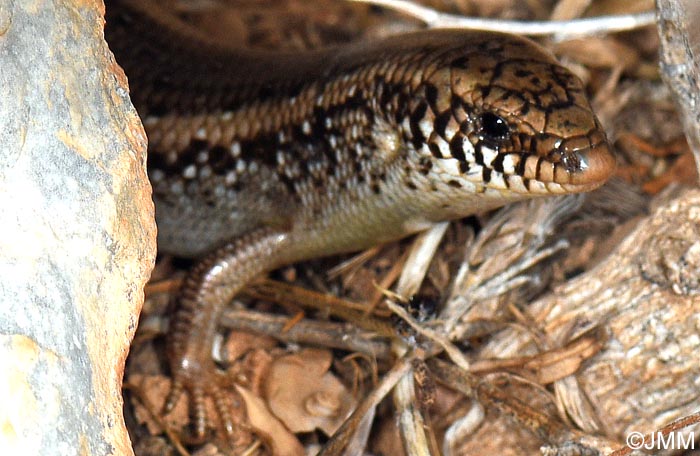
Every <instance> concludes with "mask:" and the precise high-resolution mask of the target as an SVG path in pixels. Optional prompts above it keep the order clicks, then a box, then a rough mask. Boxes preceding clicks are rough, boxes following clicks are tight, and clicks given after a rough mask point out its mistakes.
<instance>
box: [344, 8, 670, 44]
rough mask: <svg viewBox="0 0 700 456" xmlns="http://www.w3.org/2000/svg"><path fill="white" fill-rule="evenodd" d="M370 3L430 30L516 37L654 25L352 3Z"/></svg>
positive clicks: (622, 18) (637, 18) (636, 20)
mask: <svg viewBox="0 0 700 456" xmlns="http://www.w3.org/2000/svg"><path fill="white" fill-rule="evenodd" d="M352 1H356V2H363V3H371V4H374V5H379V6H384V7H386V8H391V9H394V10H397V11H400V12H402V13H406V14H408V15H410V16H413V17H415V18H416V19H419V20H421V21H423V22H424V23H425V24H426V25H427V26H428V27H429V28H451V27H458V28H466V29H474V30H485V31H491V32H502V33H515V34H519V35H530V36H535V35H556V36H557V37H572V36H584V35H595V34H598V33H611V32H621V31H625V30H633V29H637V28H640V27H644V26H647V25H651V24H654V22H655V21H656V15H655V13H654V11H646V12H643V13H638V14H621V15H616V16H600V17H591V18H585V19H574V20H570V21H532V22H525V21H505V20H498V19H482V18H474V17H465V16H458V15H454V14H447V13H441V12H439V11H437V10H434V9H432V8H427V7H424V6H421V5H418V4H416V3H414V2H411V1H408V0H352Z"/></svg>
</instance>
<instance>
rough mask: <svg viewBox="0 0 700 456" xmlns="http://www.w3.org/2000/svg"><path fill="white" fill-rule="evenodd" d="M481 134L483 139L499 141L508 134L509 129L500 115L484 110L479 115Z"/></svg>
mask: <svg viewBox="0 0 700 456" xmlns="http://www.w3.org/2000/svg"><path fill="white" fill-rule="evenodd" d="M481 134H482V135H483V137H484V139H490V140H492V141H501V140H503V139H507V138H508V136H510V129H509V128H508V124H507V123H506V121H505V120H503V118H502V117H500V116H497V115H496V114H494V113H492V112H485V113H484V114H482V115H481Z"/></svg>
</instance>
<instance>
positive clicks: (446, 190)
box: [106, 0, 615, 435]
mask: <svg viewBox="0 0 700 456" xmlns="http://www.w3.org/2000/svg"><path fill="white" fill-rule="evenodd" d="M106 37H107V40H108V42H109V44H110V47H111V49H112V50H113V52H114V54H115V57H116V59H117V62H118V63H119V64H120V65H122V67H123V68H124V70H125V72H126V74H127V75H128V77H129V85H130V90H131V96H132V100H133V102H134V104H135V106H136V108H137V110H138V112H139V114H140V116H141V118H142V120H143V123H144V126H145V128H146V132H147V135H148V138H149V147H148V154H149V156H148V167H149V176H150V179H151V182H152V185H153V197H154V200H155V204H156V221H157V224H158V229H159V235H158V242H159V249H160V251H162V252H169V253H173V254H176V255H180V256H187V257H195V258H200V260H199V262H198V263H197V265H196V266H195V267H194V268H193V269H192V271H191V272H190V273H189V274H188V276H187V277H186V279H185V281H184V285H183V288H182V290H181V293H180V298H179V308H178V311H177V313H176V315H175V316H174V319H173V323H172V328H171V336H170V344H169V346H170V349H169V357H170V362H171V369H172V375H173V379H174V383H173V387H172V391H171V394H170V398H169V400H168V404H169V407H172V405H173V404H174V402H175V400H176V399H177V397H178V396H180V395H181V394H182V393H183V392H187V393H188V394H189V398H190V401H191V406H192V409H191V410H192V413H193V415H194V418H195V431H196V433H197V434H198V435H202V434H203V433H204V431H205V427H206V425H207V417H206V415H205V412H204V399H205V397H211V398H213V399H214V401H215V403H216V405H217V412H218V413H219V414H220V417H221V419H222V423H223V425H224V429H225V430H226V432H228V433H229V434H230V433H231V432H232V430H233V428H232V426H233V425H232V422H231V417H230V415H229V412H228V409H227V407H226V406H225V404H226V396H225V395H224V393H223V390H222V388H221V386H220V381H219V377H218V374H217V370H216V366H215V364H214V362H213V361H212V358H211V346H212V341H213V337H214V333H215V329H216V324H217V320H218V317H219V314H220V313H221V310H222V308H223V306H225V305H226V304H227V303H228V302H230V301H231V300H232V298H233V297H234V296H235V295H236V293H238V291H239V290H240V289H241V288H242V287H243V286H244V285H245V284H246V283H247V282H248V281H250V280H251V279H252V278H254V277H255V276H257V275H259V274H261V273H263V272H265V271H269V270H271V269H274V268H277V267H279V266H282V265H285V264H289V263H293V262H296V261H300V260H304V259H308V258H314V257H319V256H325V255H332V254H337V253H342V252H350V251H355V250H360V249H364V248H367V247H369V246H373V245H376V244H378V243H383V242H387V241H392V240H396V239H399V238H401V237H404V236H407V235H409V234H411V233H415V232H417V231H420V230H423V229H425V228H426V227H428V226H430V225H431V224H432V223H435V222H438V221H444V220H451V219H455V218H460V217H464V216H467V215H470V214H473V213H476V212H482V211H486V210H489V209H493V208H496V207H499V206H502V205H504V204H508V203H510V202H513V201H518V200H522V199H525V198H531V197H534V196H542V195H552V194H565V193H573V192H582V191H588V190H591V189H593V188H595V187H598V186H599V185H601V184H602V183H603V182H604V181H605V180H606V179H607V178H608V177H609V176H610V175H611V173H612V171H613V169H614V165H615V160H614V158H613V156H612V154H611V151H610V147H609V145H608V142H607V140H606V137H605V134H604V132H603V129H602V128H601V126H600V124H599V122H598V120H597V119H596V117H595V115H594V114H593V112H592V110H591V107H590V104H589V103H588V101H587V99H586V95H585V91H584V87H583V85H582V83H581V82H580V80H579V79H578V78H577V77H575V76H574V75H573V74H572V73H571V72H569V71H568V70H566V69H565V68H564V67H562V66H561V65H560V64H558V63H557V61H556V60H555V59H554V58H553V57H552V56H551V55H550V54H549V53H548V52H546V51H545V50H543V49H542V48H541V47H539V46H538V45H536V44H535V43H533V42H531V41H529V40H527V39H524V38H520V37H515V36H510V35H503V34H495V33H481V32H473V31H463V30H441V31H423V32H417V33H411V34H407V35H403V36H397V37H393V38H389V39H386V40H382V41H377V42H370V43H358V44H352V45H349V46H346V47H339V48H332V49H325V50H321V51H314V52H304V53H298V54H281V53H265V52H252V51H244V50H235V49H229V48H226V47H223V46H220V45H217V44H215V43H212V42H208V40H206V39H205V38H202V37H200V36H199V35H198V33H197V32H196V31H192V30H191V29H189V28H188V27H187V26H186V25H184V24H182V23H180V22H178V21H177V20H176V19H174V18H172V17H169V16H168V13H167V12H164V11H161V10H159V9H158V8H157V7H156V6H153V5H150V4H148V3H143V2H139V1H135V0H133V1H132V0H120V1H112V2H108V4H107V28H106Z"/></svg>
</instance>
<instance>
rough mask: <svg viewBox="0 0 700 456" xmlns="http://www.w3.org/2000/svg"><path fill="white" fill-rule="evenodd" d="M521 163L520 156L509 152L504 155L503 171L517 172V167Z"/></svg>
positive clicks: (508, 172) (507, 172) (506, 172)
mask: <svg viewBox="0 0 700 456" xmlns="http://www.w3.org/2000/svg"><path fill="white" fill-rule="evenodd" d="M518 163H520V157H518V156H517V155H515V154H508V155H506V156H505V157H503V172H504V173H505V174H515V167H516V166H518Z"/></svg>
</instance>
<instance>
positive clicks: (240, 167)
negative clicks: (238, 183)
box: [236, 160, 246, 174]
mask: <svg viewBox="0 0 700 456" xmlns="http://www.w3.org/2000/svg"><path fill="white" fill-rule="evenodd" d="M245 169H246V164H245V161H243V160H238V161H237V162H236V172H237V173H238V174H243V173H244V172H245Z"/></svg>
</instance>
